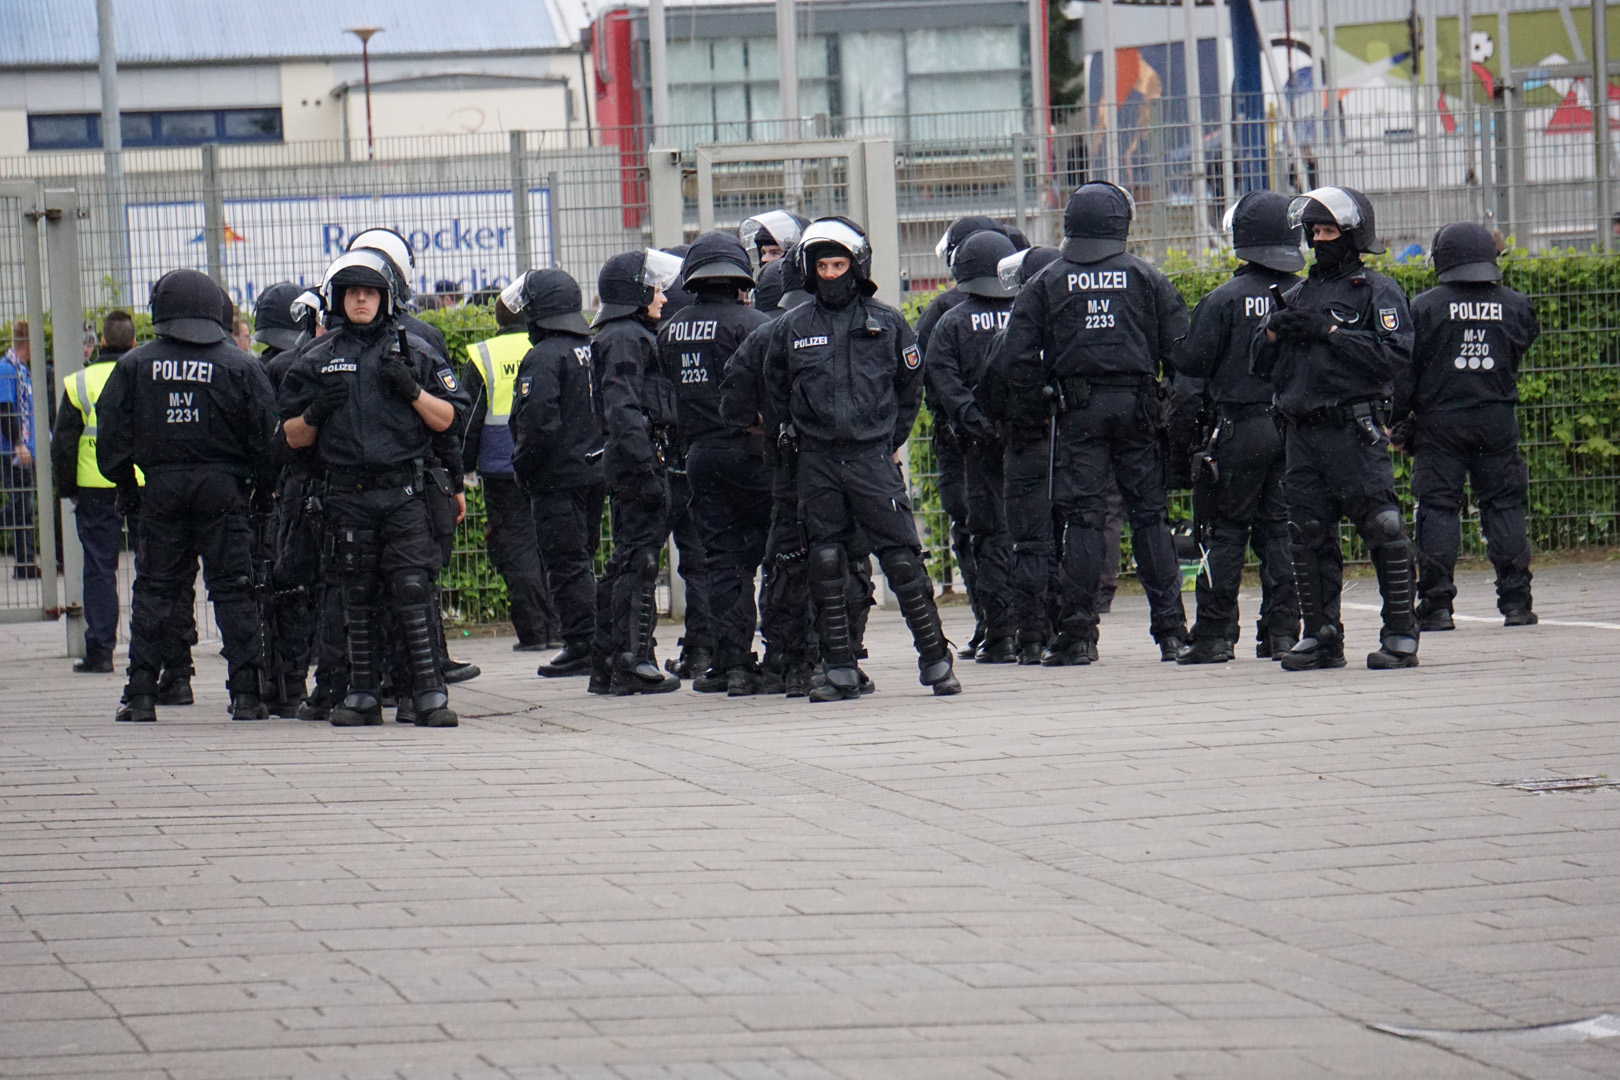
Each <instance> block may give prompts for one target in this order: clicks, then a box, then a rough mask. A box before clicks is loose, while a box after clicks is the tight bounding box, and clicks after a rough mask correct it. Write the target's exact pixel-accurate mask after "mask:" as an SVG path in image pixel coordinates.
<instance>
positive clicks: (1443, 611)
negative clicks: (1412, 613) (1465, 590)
mask: <svg viewBox="0 0 1620 1080" xmlns="http://www.w3.org/2000/svg"><path fill="white" fill-rule="evenodd" d="M1417 624H1418V629H1419V630H1421V631H1423V632H1424V633H1425V634H1438V633H1441V632H1443V631H1446V630H1455V629H1457V621H1456V619H1455V618H1454V617H1453V615H1452V613H1451V605H1450V604H1447V603H1435V602H1433V601H1430V600H1425V601H1423V602H1422V603H1421V604H1419V605H1418V609H1417Z"/></svg>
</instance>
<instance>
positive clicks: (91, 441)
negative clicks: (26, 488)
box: [67, 360, 113, 488]
mask: <svg viewBox="0 0 1620 1080" xmlns="http://www.w3.org/2000/svg"><path fill="white" fill-rule="evenodd" d="M112 372H113V361H111V360H103V361H102V362H101V363H99V364H91V365H90V366H89V367H87V368H84V369H83V370H81V371H78V372H75V373H74V374H73V375H71V376H69V377H68V381H67V398H68V401H69V402H71V403H72V405H73V407H74V408H75V409H78V410H79V413H80V415H82V416H83V417H84V434H82V435H80V436H79V476H78V482H79V486H80V487H82V488H110V487H112V486H113V482H112V481H111V480H109V479H107V478H106V477H105V476H102V475H101V470H100V469H99V468H97V467H96V399H97V398H99V397H100V396H101V391H102V389H103V388H104V387H106V385H107V380H108V378H110V377H111V376H112Z"/></svg>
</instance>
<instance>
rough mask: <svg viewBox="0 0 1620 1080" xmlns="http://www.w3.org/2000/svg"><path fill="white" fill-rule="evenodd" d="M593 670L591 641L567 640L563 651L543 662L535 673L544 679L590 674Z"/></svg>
mask: <svg viewBox="0 0 1620 1080" xmlns="http://www.w3.org/2000/svg"><path fill="white" fill-rule="evenodd" d="M590 671H591V643H590V641H589V640H585V641H567V642H564V643H563V647H562V651H561V652H559V653H558V654H557V655H556V656H553V657H552V658H551V659H550V660H547V661H546V662H545V663H543V664H541V665H540V667H539V668H537V669H536V670H535V674H536V675H538V676H540V677H541V678H542V679H563V678H569V677H571V676H574V675H589V674H590Z"/></svg>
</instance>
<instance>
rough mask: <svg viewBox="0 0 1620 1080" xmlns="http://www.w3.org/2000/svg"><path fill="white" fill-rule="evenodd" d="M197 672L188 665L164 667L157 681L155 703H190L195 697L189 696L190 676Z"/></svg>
mask: <svg viewBox="0 0 1620 1080" xmlns="http://www.w3.org/2000/svg"><path fill="white" fill-rule="evenodd" d="M196 673H197V672H196V670H195V669H193V668H190V667H166V668H164V669H163V674H162V676H160V677H159V678H158V682H157V703H158V704H159V705H190V704H192V703H193V702H194V701H195V700H196V699H195V698H193V697H192V696H191V677H192V676H193V675H195V674H196Z"/></svg>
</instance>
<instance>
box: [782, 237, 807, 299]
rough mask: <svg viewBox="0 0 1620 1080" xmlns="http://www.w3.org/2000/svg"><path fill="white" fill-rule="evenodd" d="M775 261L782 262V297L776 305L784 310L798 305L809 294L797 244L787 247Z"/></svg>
mask: <svg viewBox="0 0 1620 1080" xmlns="http://www.w3.org/2000/svg"><path fill="white" fill-rule="evenodd" d="M776 261H777V262H778V263H781V264H782V298H781V299H780V300H779V301H777V304H776V306H777V307H779V308H782V309H784V310H786V309H787V308H793V307H798V306H799V305H800V304H802V303H804V301H805V300H806V299H808V298H809V296H810V290H809V289H807V288H805V284H804V267H803V266H801V265H799V247H798V245H797V244H794V245H793V246H792V247H789V248H788V249H787V251H786V252H785V253H784V254H783V255H782V257H781V258H780V259H778V260H776Z"/></svg>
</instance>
